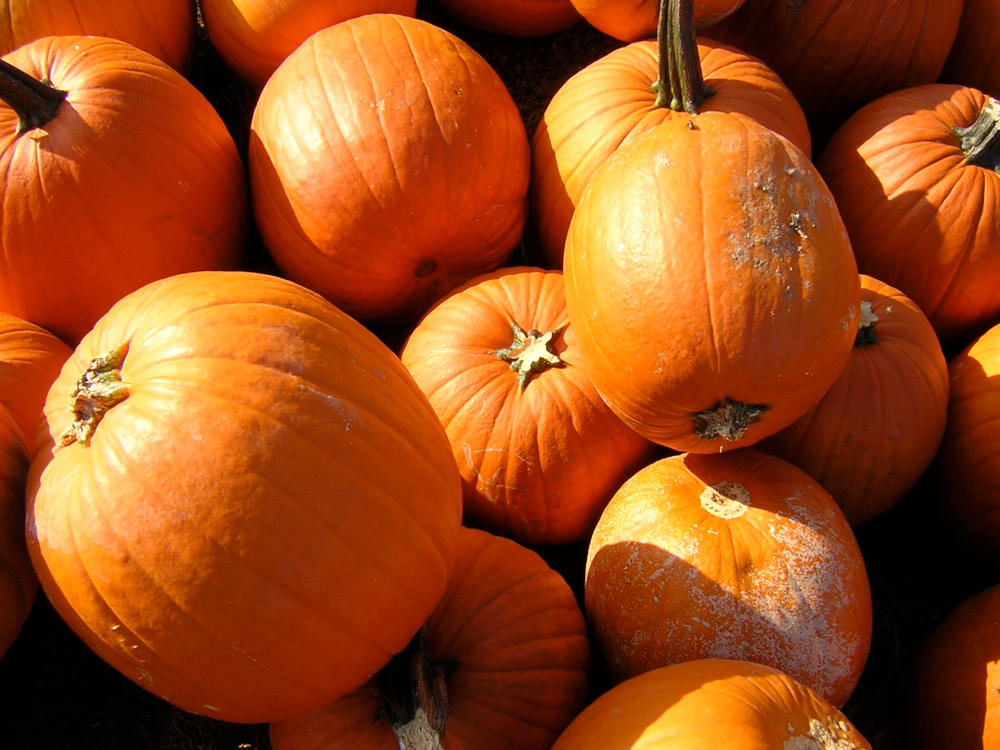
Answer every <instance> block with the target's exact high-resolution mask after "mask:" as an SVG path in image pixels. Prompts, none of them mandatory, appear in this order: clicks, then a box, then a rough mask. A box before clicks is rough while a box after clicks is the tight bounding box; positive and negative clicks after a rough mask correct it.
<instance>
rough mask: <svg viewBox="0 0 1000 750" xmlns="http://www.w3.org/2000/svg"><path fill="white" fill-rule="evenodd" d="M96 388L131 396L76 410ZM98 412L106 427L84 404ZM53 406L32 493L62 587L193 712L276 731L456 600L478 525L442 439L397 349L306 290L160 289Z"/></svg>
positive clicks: (36, 523)
mask: <svg viewBox="0 0 1000 750" xmlns="http://www.w3.org/2000/svg"><path fill="white" fill-rule="evenodd" d="M123 345H125V346H126V347H127V349H126V350H125V351H124V358H123V359H122V358H121V354H122V349H121V347H122V346H123ZM98 357H105V358H106V362H105V364H106V365H107V366H106V367H105V368H104V369H105V370H107V372H106V373H104V374H102V373H101V372H100V371H99V370H97V369H93V368H94V367H95V366H96V365H97V364H98V363H99V362H100V360H97V361H96V362H95V359H96V358H98ZM115 365H117V368H115ZM82 376H85V377H84V380H85V381H88V382H90V381H93V382H95V383H96V384H98V385H102V390H104V391H107V392H108V393H110V394H113V395H117V396H118V398H117V399H116V400H112V401H111V402H110V403H103V404H102V403H101V400H100V399H98V398H97V395H96V394H95V395H92V396H91V395H90V394H88V392H87V391H84V393H83V394H81V396H79V397H76V398H74V399H73V402H74V403H76V404H77V406H76V408H75V410H74V409H73V408H71V407H70V403H71V402H70V398H71V396H72V395H73V394H74V393H76V392H77V390H78V389H77V387H76V384H77V383H78V380H79V379H80V378H81V377H82ZM119 381H121V382H124V384H125V388H126V389H127V390H126V391H125V392H124V393H121V392H120V391H121V389H122V385H121V383H120V382H119ZM95 391H96V389H95ZM90 410H95V411H96V413H97V417H98V423H97V424H96V429H93V430H91V431H90V434H88V431H87V425H86V423H85V421H82V420H79V419H78V420H77V422H74V411H76V412H78V414H79V415H86V414H87V413H88V411H90ZM45 414H46V419H47V420H48V431H47V432H45V433H43V434H42V436H41V441H40V443H41V445H40V449H39V450H38V451H37V452H36V455H35V459H34V461H33V462H32V465H31V472H30V475H29V481H28V491H27V497H28V509H27V510H28V542H29V545H28V546H29V550H30V553H31V556H32V561H33V563H34V566H35V569H36V570H37V571H38V574H39V578H40V579H41V581H42V585H43V587H44V589H45V592H46V594H47V595H48V597H49V599H50V600H51V601H52V604H53V606H54V607H55V609H56V610H57V611H58V612H59V614H60V615H62V617H63V618H64V619H65V620H66V622H67V623H68V624H69V625H70V627H72V629H73V630H74V631H76V633H77V634H78V635H79V636H80V638H82V639H83V641H84V642H85V643H86V644H87V645H88V646H90V647H91V648H92V649H93V650H94V651H95V652H96V653H97V654H98V655H99V656H101V657H102V658H103V659H105V660H106V661H107V662H108V663H109V664H111V665H112V666H113V667H115V668H116V669H118V670H119V671H120V672H122V673H123V674H124V675H125V676H126V677H128V678H130V679H131V680H133V681H135V682H136V683H137V684H139V685H141V686H142V687H144V688H146V689H147V690H149V691H150V692H151V693H153V694H155V695H157V696H159V697H161V698H163V699H164V700H167V701H169V702H171V703H173V704H174V705H176V706H179V707H180V708H182V709H184V710H187V711H191V712H193V713H199V714H205V715H208V716H212V717H214V718H217V719H221V720H227V721H235V722H264V721H271V720H276V719H280V718H284V717H287V716H291V715H296V714H299V713H302V712H304V711H307V710H311V709H313V708H316V707H317V706H320V705H323V704H325V703H327V702H329V701H331V700H334V699H336V698H337V697H338V696H340V695H341V694H343V693H345V692H346V691H348V690H351V689H353V688H355V687H357V686H358V685H360V684H361V683H363V682H364V681H365V680H367V679H368V678H369V677H370V676H371V675H372V674H374V673H375V672H376V671H377V670H378V669H380V668H381V667H382V666H383V664H385V662H387V661H388V660H389V658H390V657H391V655H392V654H394V653H395V652H397V651H399V650H400V649H402V648H403V647H404V646H405V645H406V643H407V642H408V641H409V640H410V638H411V637H412V636H413V634H414V633H415V632H416V631H417V630H418V629H419V627H420V626H421V625H422V624H423V622H424V620H425V619H426V618H427V616H428V615H429V614H430V612H431V611H432V610H433V608H434V607H435V606H436V605H437V603H438V600H439V599H440V597H441V595H442V594H443V592H444V587H445V584H446V582H447V577H448V574H449V571H450V568H451V564H452V560H453V559H454V551H455V539H456V536H457V533H458V528H459V523H460V515H461V484H460V481H459V478H458V471H457V469H456V467H455V463H454V460H453V459H452V457H451V450H450V448H449V446H448V441H447V438H446V437H445V434H444V430H443V429H442V428H441V425H440V424H439V423H438V421H437V417H436V416H435V414H434V412H433V411H432V410H431V408H430V405H429V404H428V403H427V400H426V398H425V397H424V395H423V394H422V393H421V392H420V390H419V388H417V386H416V384H415V383H414V382H413V379H412V378H411V377H410V376H409V374H408V373H407V372H406V370H405V368H403V367H402V365H401V363H400V362H399V360H398V358H397V357H396V356H395V355H394V354H393V353H392V352H391V351H390V350H389V349H387V348H386V347H385V345H384V344H382V343H381V341H379V340H378V339H377V338H375V337H374V335H373V334H371V333H370V332H369V331H368V330H367V329H365V328H363V327H362V326H361V325H360V324H358V323H357V322H356V321H354V320H353V319H351V318H349V317H348V316H346V315H344V314H343V313H341V312H340V311H339V310H337V309H336V308H334V307H333V306H332V305H330V304H329V303H328V302H327V301H326V300H323V299H322V298H321V297H320V296H319V295H316V294H315V293H313V292H310V291H308V290H306V289H304V288H302V287H300V286H299V285H297V284H294V283H292V282H290V281H287V280H284V279H280V278H278V277H276V276H271V275H265V274H255V273H249V272H236V271H233V272H224V271H218V272H200V273H191V274H180V275H177V276H173V277H171V278H169V279H164V280H161V281H158V282H153V283H151V284H149V285H147V286H145V287H143V288H142V289H140V290H138V291H136V292H135V293H133V294H131V295H128V296H127V297H125V298H123V299H122V300H121V301H119V302H118V303H117V304H116V305H115V306H114V308H113V309H112V310H110V311H109V312H108V314H107V315H105V316H104V317H103V318H102V319H101V320H100V321H99V323H98V324H97V325H96V326H95V328H94V329H93V330H92V331H91V332H90V333H89V334H88V335H87V336H86V337H85V338H84V339H83V340H82V341H81V342H80V344H79V346H78V347H77V348H76V351H75V353H74V355H73V357H72V358H71V359H70V360H69V361H68V362H67V363H66V365H65V367H64V368H63V370H62V372H61V374H60V376H59V378H58V379H57V380H56V382H55V384H54V385H53V386H52V389H51V391H50V393H49V397H48V401H47V403H46V407H45ZM68 428H73V429H74V432H72V433H67V429H68Z"/></svg>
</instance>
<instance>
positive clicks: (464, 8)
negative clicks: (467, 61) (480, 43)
mask: <svg viewBox="0 0 1000 750" xmlns="http://www.w3.org/2000/svg"><path fill="white" fill-rule="evenodd" d="M430 4H432V5H435V6H438V7H440V8H442V9H443V10H444V11H445V12H446V13H447V14H448V15H449V16H450V17H452V18H454V19H456V20H458V21H460V22H462V23H464V24H466V25H468V26H471V27H472V28H474V29H482V30H483V31H488V32H490V33H493V34H507V35H509V36H519V37H536V36H545V35H546V34H555V33H556V32H559V31H562V30H563V29H568V28H569V27H570V26H572V25H573V24H575V23H577V22H578V21H579V20H580V14H579V13H578V12H577V10H576V8H575V7H574V6H573V3H572V0H433V1H432V2H431V3H430Z"/></svg>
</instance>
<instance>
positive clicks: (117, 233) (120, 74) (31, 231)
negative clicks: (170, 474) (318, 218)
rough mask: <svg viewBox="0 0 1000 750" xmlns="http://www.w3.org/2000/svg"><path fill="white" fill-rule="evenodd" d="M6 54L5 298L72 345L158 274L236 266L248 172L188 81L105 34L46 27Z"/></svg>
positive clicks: (1, 290) (0, 195) (0, 156)
mask: <svg viewBox="0 0 1000 750" xmlns="http://www.w3.org/2000/svg"><path fill="white" fill-rule="evenodd" d="M2 62H3V65H2V66H0V67H2V68H3V71H2V72H0V100H3V101H7V100H13V101H14V102H15V104H10V103H8V104H3V103H2V102H0V174H3V175H4V180H3V181H2V182H0V256H2V261H0V310H3V311H4V312H8V313H11V314H13V315H16V316H18V317H20V318H23V319H25V320H28V321H31V322H32V323H35V324H36V325H40V326H42V327H43V328H45V329H47V330H49V331H51V332H52V333H54V334H56V335H57V336H59V337H60V338H62V339H64V340H65V341H66V342H67V343H70V344H75V343H76V342H77V341H78V340H79V339H80V337H81V336H82V335H83V334H84V333H85V332H86V331H88V330H89V329H90V327H91V326H92V325H94V323H95V322H96V321H97V319H98V318H99V317H100V316H101V315H102V314H104V312H106V311H107V309H108V308H109V307H111V305H112V304H113V303H114V302H115V301H117V300H118V299H119V298H120V297H122V296H123V295H125V294H127V293H128V292H131V291H133V290H134V289H137V288H138V287H140V286H142V285H143V284H145V283H147V282H149V281H152V280H154V279H157V278H161V277H163V276H169V275H171V274H175V273H181V272H185V271H195V270H203V269H215V268H232V267H235V266H236V264H237V263H238V262H239V259H240V258H241V257H242V254H243V244H244V241H245V239H246V236H247V229H248V226H249V222H248V219H249V214H248V210H247V209H248V201H247V194H246V192H247V191H246V174H245V171H244V168H243V163H242V161H241V160H240V155H239V153H238V151H237V149H236V144H235V143H234V142H233V138H232V136H231V135H230V133H229V131H228V130H227V128H226V125H225V123H224V122H223V121H222V119H221V118H220V117H219V115H218V114H217V113H216V111H215V110H214V109H213V108H212V106H211V105H210V104H209V102H208V100H207V99H205V97H204V96H203V95H202V94H201V93H200V92H199V91H198V90H197V89H196V88H195V87H194V86H193V85H192V84H190V83H189V82H188V81H186V80H185V79H184V78H182V77H181V75H180V74H179V73H178V72H177V71H175V70H174V69H173V68H171V67H169V66H168V65H166V63H164V62H162V61H160V60H158V59H157V58H155V57H153V56H152V55H150V54H148V53H146V52H143V51H141V50H139V49H137V48H136V47H133V46H132V45H130V44H127V43H125V42H121V41H118V40H114V39H109V38H106V37H85V36H50V37H45V38H43V39H39V40H36V41H34V42H30V43H28V44H27V45H24V46H22V47H19V48H18V49H17V50H15V51H14V52H11V53H10V54H9V55H7V56H6V57H5V58H3V61H2ZM18 71H20V72H18ZM23 74H26V76H27V77H25V75H23ZM42 81H45V82H46V83H41V82H42Z"/></svg>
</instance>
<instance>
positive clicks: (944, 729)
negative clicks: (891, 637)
mask: <svg viewBox="0 0 1000 750" xmlns="http://www.w3.org/2000/svg"><path fill="white" fill-rule="evenodd" d="M998 657H1000V586H991V587H989V588H987V589H984V590H982V591H979V592H977V593H974V594H972V595H971V596H968V597H966V598H963V599H961V600H960V601H959V602H958V603H957V604H955V605H954V606H953V607H952V608H951V609H950V610H949V611H947V612H946V614H945V616H944V619H943V620H941V621H940V622H939V623H938V624H937V625H936V626H935V628H934V629H933V630H932V631H931V633H930V635H929V637H928V638H927V640H925V641H924V643H923V644H922V646H921V648H920V650H919V652H918V653H917V656H916V659H915V660H914V664H913V671H912V675H911V677H910V680H909V696H908V698H909V703H908V706H907V708H908V710H907V712H906V716H905V722H906V726H907V730H908V731H907V739H908V740H909V744H908V745H907V747H910V748H912V750H935V749H936V748H942V747H955V748H959V747H961V748H977V750H997V748H1000V658H998Z"/></svg>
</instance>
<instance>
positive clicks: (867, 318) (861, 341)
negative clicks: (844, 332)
mask: <svg viewBox="0 0 1000 750" xmlns="http://www.w3.org/2000/svg"><path fill="white" fill-rule="evenodd" d="M876 323H878V315H876V314H875V312H874V311H873V310H872V303H871V302H869V301H868V300H863V301H862V302H861V320H860V321H859V322H858V335H857V336H855V337H854V345H855V346H871V345H872V344H877V343H878V334H877V333H875V324H876Z"/></svg>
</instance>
